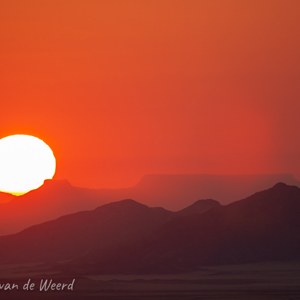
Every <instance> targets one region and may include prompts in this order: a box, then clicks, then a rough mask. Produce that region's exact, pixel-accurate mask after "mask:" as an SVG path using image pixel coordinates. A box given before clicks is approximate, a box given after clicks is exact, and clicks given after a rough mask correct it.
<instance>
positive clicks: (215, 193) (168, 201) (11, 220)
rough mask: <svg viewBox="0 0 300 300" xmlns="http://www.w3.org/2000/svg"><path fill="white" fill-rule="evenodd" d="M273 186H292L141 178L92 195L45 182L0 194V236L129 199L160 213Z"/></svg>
mask: <svg viewBox="0 0 300 300" xmlns="http://www.w3.org/2000/svg"><path fill="white" fill-rule="evenodd" d="M279 180H281V181H283V182H285V183H288V184H293V185H297V184H298V182H297V181H296V180H295V179H294V178H293V176H292V175H290V174H279V175H240V176H238V175H234V176H225V175H188V174H187V175H147V176H144V177H143V178H142V180H141V181H140V182H139V183H138V184H137V185H136V186H134V187H131V188H124V189H98V190H96V189H86V188H79V187H73V186H72V185H71V184H70V183H69V182H68V181H66V180H46V181H45V183H44V185H43V186H41V187H40V188H39V189H37V190H34V191H31V192H29V193H27V194H25V195H23V196H19V197H15V196H10V195H7V194H4V193H1V194H0V200H1V197H2V198H3V197H4V200H5V201H6V203H0V235H5V234H12V233H16V232H19V231H21V230H23V229H25V228H27V227H29V226H32V225H35V224H39V223H42V222H45V221H49V220H53V219H56V218H58V217H60V216H63V215H67V214H70V213H75V212H79V211H82V210H91V209H94V208H96V207H98V206H100V205H103V204H105V203H110V202H113V201H119V200H122V199H135V200H136V201H138V202H140V203H143V204H146V205H148V206H151V207H152V206H158V207H165V208H166V209H169V210H173V211H178V210H180V209H183V208H185V207H187V206H188V205H191V204H192V203H194V202H195V201H197V200H198V199H209V198H213V199H216V200H218V201H220V203H223V204H224V203H228V202H232V201H234V200H238V199H242V198H245V197H247V196H249V195H251V194H253V193H254V192H256V191H258V190H262V189H266V188H269V187H271V186H272V185H274V184H275V183H276V182H278V181H279ZM7 201H8V202H7ZM0 202H1V201H0ZM194 208H195V207H194ZM194 208H193V209H194Z"/></svg>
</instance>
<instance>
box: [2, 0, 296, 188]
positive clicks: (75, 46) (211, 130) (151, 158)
mask: <svg viewBox="0 0 300 300" xmlns="http://www.w3.org/2000/svg"><path fill="white" fill-rule="evenodd" d="M299 11H300V1H298V0H289V1H284V0H280V1H277V0H243V1H241V0H203V1H202V0H194V1H193V0H180V1H178V0H168V1H167V0H143V1H141V0H135V1H134V0H132V1H131V0H126V1H125V0H122V1H114V0H105V1H104V0H103V1H100V0H43V1H40V0H35V1H33V0H26V1H17V0H5V1H1V2H0V25H1V26H0V28H1V30H0V41H1V46H0V52H1V55H0V66H1V68H0V99H1V109H0V138H2V137H4V136H6V135H9V134H16V133H23V134H32V135H35V136H38V137H40V138H41V139H43V140H44V141H45V142H47V143H48V144H49V145H50V147H51V148H52V149H53V151H54V153H55V155H56V158H57V174H56V178H67V179H68V180H69V181H70V182H71V183H72V184H74V185H77V186H85V187H125V186H131V185H133V184H135V183H136V182H137V181H138V180H139V179H140V177H141V176H143V175H144V174H149V173H211V174H249V173H281V172H284V173H286V172H288V173H293V174H294V175H296V176H297V177H298V179H300V139H299V133H298V132H299V129H300V118H299V116H300V113H299V111H300V101H299V100H300V98H299V95H300V85H299V79H300V56H299V53H300V35H299V31H300V18H299Z"/></svg>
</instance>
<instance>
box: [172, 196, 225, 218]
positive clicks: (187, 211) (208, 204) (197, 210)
mask: <svg viewBox="0 0 300 300" xmlns="http://www.w3.org/2000/svg"><path fill="white" fill-rule="evenodd" d="M220 206H221V204H220V203H219V202H218V201H216V200H213V199H205V200H198V201H196V202H195V203H193V204H192V205H190V206H188V207H186V208H184V209H182V210H180V211H178V212H176V215H177V216H186V215H192V214H202V213H204V212H206V211H208V210H210V209H212V208H215V207H220Z"/></svg>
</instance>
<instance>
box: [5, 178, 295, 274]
mask: <svg viewBox="0 0 300 300" xmlns="http://www.w3.org/2000/svg"><path fill="white" fill-rule="evenodd" d="M208 204H209V205H210V206H211V208H210V209H208V210H207V211H205V207H207V206H208ZM197 211H198V213H197ZM201 211H202V213H201ZM203 211H204V212H203ZM299 214H300V189H299V188H298V187H296V186H288V185H286V184H284V183H278V184H276V185H275V186H274V187H272V188H270V189H268V190H265V191H261V192H258V193H255V194H253V195H252V196H250V197H247V198H245V199H243V200H240V201H236V202H234V203H231V204H228V205H226V206H222V205H220V204H218V203H217V202H215V201H213V200H203V201H197V202H196V203H194V204H193V205H192V206H190V207H189V208H186V209H184V210H182V211H181V212H177V213H174V212H170V211H167V210H165V209H163V208H149V207H147V206H145V205H143V204H140V203H138V202H136V201H133V200H123V201H118V202H114V203H110V204H106V205H103V206H101V207H99V208H97V209H95V210H93V211H86V212H79V213H75V214H71V215H68V216H64V217H61V218H58V219H57V220H54V221H49V222H46V223H43V224H40V225H36V226H32V227H30V228H28V229H26V230H24V231H22V232H20V233H17V234H14V235H9V236H3V237H0V260H1V262H2V263H6V262H13V263H15V262H33V261H40V262H59V264H58V265H56V267H55V268H59V269H61V270H64V271H67V272H68V273H69V274H72V273H74V274H113V273H119V274H120V273H126V274H133V273H172V272H184V271H189V270H194V269H196V268H198V267H201V266H204V265H219V264H241V263H252V262H263V261H291V260H297V259H300V218H299ZM62 260H68V262H67V261H66V262H64V263H63V262H60V261H62Z"/></svg>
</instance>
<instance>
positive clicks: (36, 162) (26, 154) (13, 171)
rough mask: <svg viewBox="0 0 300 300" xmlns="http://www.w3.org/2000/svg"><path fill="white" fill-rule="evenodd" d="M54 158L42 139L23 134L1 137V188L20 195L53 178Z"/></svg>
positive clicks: (2, 190) (3, 190)
mask: <svg viewBox="0 0 300 300" xmlns="http://www.w3.org/2000/svg"><path fill="white" fill-rule="evenodd" d="M55 168H56V160H55V157H54V155H53V152H52V150H51V148H50V147H49V146H48V145H47V144H46V143H45V142H43V141H42V140H41V139H39V138H37V137H34V136H31V135H24V134H16V135H10V136H7V137H5V138H2V139H0V191H1V192H6V193H11V194H14V195H22V194H25V193H27V192H29V191H31V190H33V189H37V188H38V187H40V186H41V185H42V184H43V183H44V180H45V179H52V177H53V175H54V173H55Z"/></svg>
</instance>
